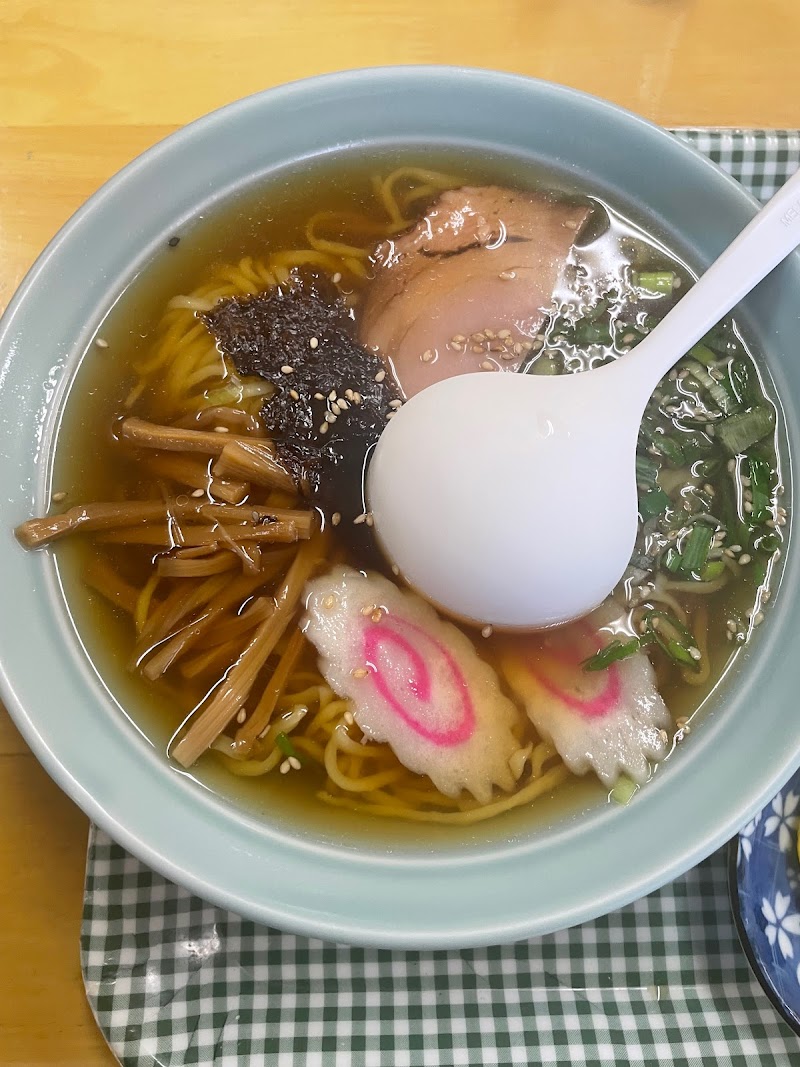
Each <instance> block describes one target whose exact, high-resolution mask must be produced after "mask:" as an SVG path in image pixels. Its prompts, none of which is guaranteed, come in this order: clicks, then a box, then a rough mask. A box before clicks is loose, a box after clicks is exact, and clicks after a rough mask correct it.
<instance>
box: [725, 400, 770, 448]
mask: <svg viewBox="0 0 800 1067" xmlns="http://www.w3.org/2000/svg"><path fill="white" fill-rule="evenodd" d="M774 427H775V412H774V411H773V409H772V408H771V407H766V406H765V405H763V404H762V405H760V406H759V407H754V408H750V410H749V411H743V412H741V414H739V415H729V416H728V417H727V418H726V419H722V420H721V421H720V422H719V423H718V424H717V439H718V440H719V441H720V442H721V443H722V445H723V447H724V448H725V449H727V451H728V452H729V453H730V454H731V455H732V456H737V455H739V453H741V452H746V451H747V449H748V448H752V446H753V445H754V444H755V443H756V442H757V441H760V440H761V439H762V438H763V437H766V436H767V434H769V433H771V432H772V430H773V429H774Z"/></svg>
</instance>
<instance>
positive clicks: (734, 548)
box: [731, 545, 742, 552]
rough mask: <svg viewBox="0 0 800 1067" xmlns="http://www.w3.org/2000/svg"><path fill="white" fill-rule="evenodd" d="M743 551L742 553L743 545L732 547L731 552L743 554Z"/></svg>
mask: <svg viewBox="0 0 800 1067" xmlns="http://www.w3.org/2000/svg"><path fill="white" fill-rule="evenodd" d="M741 551H742V546H741V545H731V552H741Z"/></svg>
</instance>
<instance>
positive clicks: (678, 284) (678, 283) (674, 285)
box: [672, 274, 683, 289]
mask: <svg viewBox="0 0 800 1067" xmlns="http://www.w3.org/2000/svg"><path fill="white" fill-rule="evenodd" d="M682 282H683V279H682V278H679V277H678V276H677V274H676V275H675V277H674V278H673V279H672V288H673V289H680V287H681V284H682Z"/></svg>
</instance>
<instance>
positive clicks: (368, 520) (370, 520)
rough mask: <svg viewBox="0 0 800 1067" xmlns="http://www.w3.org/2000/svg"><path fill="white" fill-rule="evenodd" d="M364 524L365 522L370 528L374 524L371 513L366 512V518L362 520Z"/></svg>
mask: <svg viewBox="0 0 800 1067" xmlns="http://www.w3.org/2000/svg"><path fill="white" fill-rule="evenodd" d="M364 522H366V524H367V526H372V524H373V523H374V522H375V520H374V519H373V517H372V512H371V511H368V512H367V517H366V518H365V519H364Z"/></svg>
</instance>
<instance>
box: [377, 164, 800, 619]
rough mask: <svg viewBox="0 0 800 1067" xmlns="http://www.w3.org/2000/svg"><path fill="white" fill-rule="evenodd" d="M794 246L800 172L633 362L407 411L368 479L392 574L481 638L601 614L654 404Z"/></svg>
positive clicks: (629, 529)
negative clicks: (671, 374) (662, 386)
mask: <svg viewBox="0 0 800 1067" xmlns="http://www.w3.org/2000/svg"><path fill="white" fill-rule="evenodd" d="M798 244H800V172H798V173H797V174H795V175H794V176H793V177H792V178H790V180H789V181H788V182H787V183H786V185H784V186H783V188H782V189H780V190H779V192H778V193H777V194H776V195H775V196H774V197H773V198H772V200H770V202H769V203H768V204H767V205H766V207H764V208H763V209H762V210H761V211H760V212H759V214H758V215H756V217H755V218H754V219H753V220H752V222H751V223H750V224H749V225H748V226H747V227H746V228H745V229H744V230H743V231H742V233H741V234H740V235H739V236H738V237H737V238H736V240H735V241H734V242H733V243H732V244H731V245H730V246H729V248H728V249H727V250H726V251H725V252H723V254H722V255H721V256H720V257H719V259H718V260H717V261H716V262H715V263H714V264H713V265H712V266H711V267H709V269H708V270H707V271H706V273H705V274H704V275H703V277H702V278H701V279H700V280H699V281H698V282H697V283H696V284H695V285H694V286H693V288H691V289H690V290H689V291H688V292H687V293H686V295H685V296H684V297H683V298H682V299H681V300H680V301H679V302H678V303H677V304H676V305H675V307H674V308H673V309H672V311H670V312H669V314H668V315H666V316H665V317H664V319H663V320H662V321H661V322H660V323H659V325H658V326H657V327H656V329H654V330H653V332H652V333H651V334H650V335H649V336H648V337H647V338H645V340H643V341H642V342H641V343H640V344H639V345H638V346H637V347H636V349H635V351H634V352H631V353H630V354H629V355H625V356H622V357H621V358H620V359H618V360H616V362H614V363H610V364H607V365H605V366H603V367H600V368H598V369H596V370H592V371H589V372H586V373H583V374H568V375H562V376H556V377H546V376H539V375H532V374H498V373H495V374H489V373H485V374H466V375H462V376H460V377H456V378H449V379H447V380H445V381H442V382H438V383H437V384H435V385H433V386H431V387H430V388H428V389H425V390H423V391H422V392H421V393H418V394H417V395H416V396H414V397H412V399H411V400H410V401H409V402H408V403H407V404H405V405H404V407H403V408H401V409H400V410H399V411H398V412H397V414H396V415H395V416H394V418H393V419H392V421H391V422H390V423H389V424H388V426H387V427H386V429H385V430H384V432H383V434H382V436H381V438H380V441H379V442H378V445H377V448H376V450H375V454H374V456H373V459H372V462H371V464H370V467H369V472H368V476H367V500H368V506H369V509H370V511H371V512H372V517H373V524H374V527H375V530H376V533H377V535H378V538H379V541H380V542H381V545H382V547H383V549H384V551H385V553H386V555H387V557H388V558H389V560H390V561H391V562H392V563H393V564H395V565H396V567H397V568H398V570H399V571H400V573H401V574H402V575H403V576H404V577H405V579H406V580H407V581H408V582H409V584H411V585H412V586H413V587H414V588H416V589H417V590H418V591H419V592H421V593H422V594H423V595H424V596H426V597H428V599H430V600H431V601H433V602H434V603H435V604H437V605H438V606H440V607H441V608H443V609H444V610H445V611H447V612H449V613H450V614H452V615H455V616H457V617H460V618H463V619H467V620H471V621H474V622H478V623H481V624H484V623H490V624H492V625H494V626H498V627H506V628H531V629H534V628H542V627H546V626H553V625H556V624H557V623H561V622H566V621H567V620H569V619H573V618H577V617H578V616H580V615H584V614H585V613H586V612H588V611H590V610H591V609H592V608H594V607H595V606H596V605H597V604H599V603H600V602H601V601H602V600H603V598H604V597H605V596H607V595H608V593H609V592H610V591H611V590H612V589H613V587H614V586H615V585H616V584H617V582H618V581H619V579H620V578H621V577H622V575H623V573H624V571H625V568H626V567H627V565H628V562H629V560H630V557H631V552H632V550H633V547H634V542H635V538H636V526H637V494H636V473H635V472H636V464H635V459H636V441H637V435H638V432H639V425H640V423H641V420H642V414H643V412H644V408H645V405H646V404H647V401H648V399H649V397H650V396H651V394H652V392H653V390H654V389H655V387H656V385H657V384H658V382H659V381H660V380H661V378H663V376H664V375H665V374H666V373H667V371H668V370H669V369H670V367H672V366H673V364H675V363H676V362H677V361H678V360H679V359H680V358H681V356H683V355H684V354H685V353H686V352H687V351H688V350H689V348H691V346H692V345H693V344H695V343H696V342H697V341H698V340H699V339H700V338H701V337H703V336H704V334H705V333H707V331H708V330H709V329H710V328H711V327H712V326H714V325H715V323H717V322H718V321H719V320H720V319H721V318H722V317H723V316H724V315H726V314H727V313H728V312H729V311H730V310H731V308H733V307H734V306H735V305H736V304H738V303H739V301H740V300H741V299H742V297H744V296H745V295H746V294H747V293H749V292H750V290H751V289H753V288H754V286H756V285H757V284H758V282H760V281H761V280H762V279H763V278H764V277H765V276H766V275H767V274H768V273H769V272H770V271H771V270H772V269H773V268H774V267H775V266H777V264H778V263H780V262H781V260H783V259H785V257H786V256H787V255H788V254H789V253H790V252H791V251H792V250H793V249H794V248H795V247H796V246H797V245H798Z"/></svg>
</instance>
